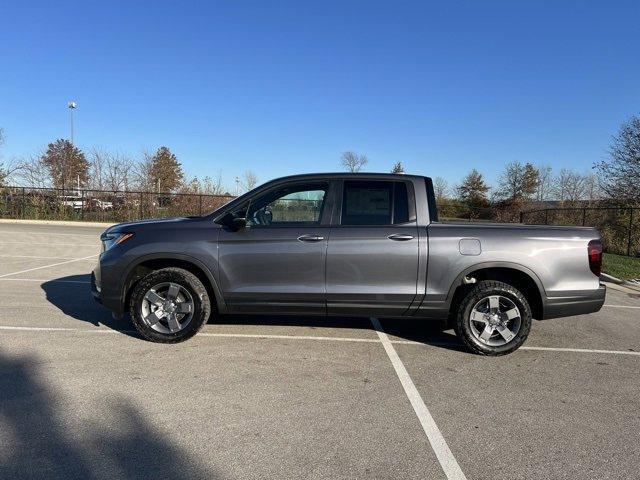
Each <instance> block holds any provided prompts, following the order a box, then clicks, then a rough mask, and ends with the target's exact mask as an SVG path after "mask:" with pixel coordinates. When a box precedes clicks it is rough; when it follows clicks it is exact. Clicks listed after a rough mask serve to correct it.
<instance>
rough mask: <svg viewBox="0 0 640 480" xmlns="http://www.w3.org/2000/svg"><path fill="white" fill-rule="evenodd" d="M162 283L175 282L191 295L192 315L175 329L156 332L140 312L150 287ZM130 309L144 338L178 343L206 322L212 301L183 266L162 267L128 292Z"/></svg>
mask: <svg viewBox="0 0 640 480" xmlns="http://www.w3.org/2000/svg"><path fill="white" fill-rule="evenodd" d="M162 283H172V284H177V285H179V286H180V287H181V288H183V289H185V290H186V291H187V292H188V293H189V294H190V295H191V299H192V304H193V312H192V314H193V315H192V317H191V320H190V321H189V322H188V324H187V325H186V326H185V327H184V328H183V329H182V330H179V331H177V332H173V333H162V332H159V331H156V330H155V329H154V328H153V327H152V326H151V325H150V324H149V323H147V322H146V321H145V319H144V318H143V315H142V308H143V307H142V305H143V301H144V297H145V295H146V294H147V292H149V290H150V289H151V288H152V287H154V286H156V285H159V284H162ZM130 312H131V320H132V322H133V325H134V326H135V327H136V330H138V332H140V335H142V336H143V337H144V338H146V339H147V340H151V341H152V342H157V343H178V342H183V341H185V340H187V339H189V338H191V337H193V336H194V335H195V334H196V333H198V331H199V330H200V329H201V328H202V327H203V326H204V325H205V324H206V323H207V320H208V319H209V315H210V314H211V301H210V299H209V294H208V293H207V289H206V288H205V286H204V285H203V284H202V282H201V281H200V279H199V278H198V277H196V276H195V275H194V274H193V273H191V272H189V271H188V270H184V269H182V268H174V267H171V268H163V269H160V270H156V271H154V272H151V273H149V274H148V275H147V276H145V277H144V278H142V279H141V280H140V281H139V282H138V283H137V284H136V285H135V287H134V289H133V292H132V294H131V302H130Z"/></svg>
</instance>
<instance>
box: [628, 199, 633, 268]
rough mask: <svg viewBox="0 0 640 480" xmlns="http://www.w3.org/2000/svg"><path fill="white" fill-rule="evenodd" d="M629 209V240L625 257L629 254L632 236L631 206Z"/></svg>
mask: <svg viewBox="0 0 640 480" xmlns="http://www.w3.org/2000/svg"><path fill="white" fill-rule="evenodd" d="M629 211H630V212H629V240H628V241H627V257H630V256H631V243H632V236H633V207H631V208H630V209H629Z"/></svg>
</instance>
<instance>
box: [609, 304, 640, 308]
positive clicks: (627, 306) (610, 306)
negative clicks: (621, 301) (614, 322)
mask: <svg viewBox="0 0 640 480" xmlns="http://www.w3.org/2000/svg"><path fill="white" fill-rule="evenodd" d="M603 307H609V308H640V307H632V306H630V305H606V304H605V305H603Z"/></svg>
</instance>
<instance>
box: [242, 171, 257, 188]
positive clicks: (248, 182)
mask: <svg viewBox="0 0 640 480" xmlns="http://www.w3.org/2000/svg"><path fill="white" fill-rule="evenodd" d="M241 183H242V188H243V189H244V190H245V191H247V192H248V191H249V190H253V189H254V188H255V187H256V185H257V184H258V176H257V175H256V174H255V173H253V172H252V171H251V170H247V171H245V172H244V173H243V174H242V180H241Z"/></svg>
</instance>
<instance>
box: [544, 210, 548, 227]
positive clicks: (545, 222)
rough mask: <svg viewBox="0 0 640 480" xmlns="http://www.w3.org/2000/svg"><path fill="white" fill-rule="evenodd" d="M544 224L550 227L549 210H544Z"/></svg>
mask: <svg viewBox="0 0 640 480" xmlns="http://www.w3.org/2000/svg"><path fill="white" fill-rule="evenodd" d="M544 224H545V225H549V209H548V208H545V209H544Z"/></svg>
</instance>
